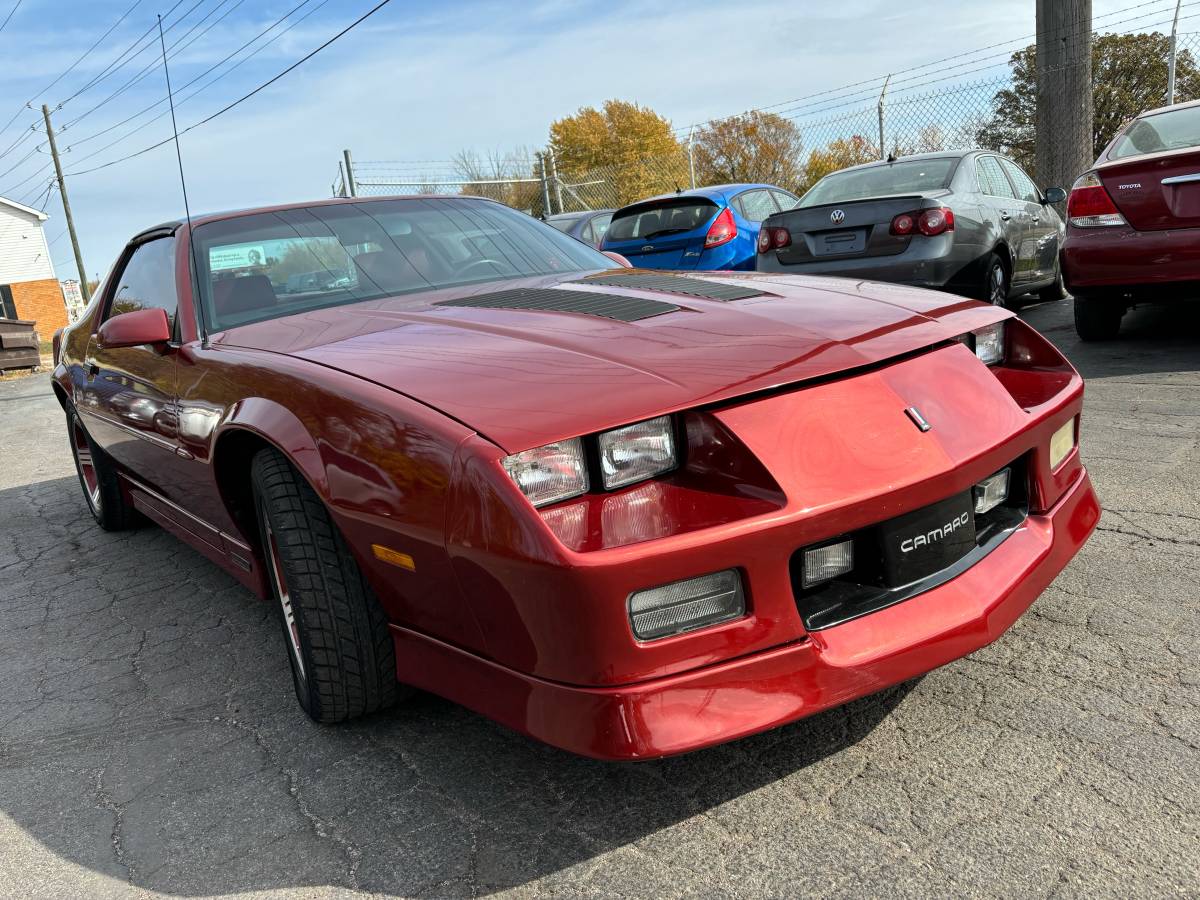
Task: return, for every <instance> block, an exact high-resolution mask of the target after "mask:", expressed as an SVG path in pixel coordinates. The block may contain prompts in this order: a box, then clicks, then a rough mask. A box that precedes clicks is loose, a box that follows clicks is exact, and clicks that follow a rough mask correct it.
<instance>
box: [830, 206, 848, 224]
mask: <svg viewBox="0 0 1200 900" xmlns="http://www.w3.org/2000/svg"><path fill="white" fill-rule="evenodd" d="M829 221H830V222H832V223H833V224H834V225H841V224H842V223H843V222H845V221H846V213H845V211H844V210H840V209H835V210H834V211H833V212H831V213H830V214H829Z"/></svg>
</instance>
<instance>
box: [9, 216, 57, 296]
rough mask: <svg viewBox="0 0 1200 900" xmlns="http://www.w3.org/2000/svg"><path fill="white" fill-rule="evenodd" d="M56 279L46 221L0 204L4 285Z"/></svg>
mask: <svg viewBox="0 0 1200 900" xmlns="http://www.w3.org/2000/svg"><path fill="white" fill-rule="evenodd" d="M53 277H54V264H53V263H52V262H51V261H50V248H49V247H48V246H47V245H46V233H45V231H44V229H43V228H42V220H41V219H40V218H39V217H38V216H37V215H36V214H34V213H27V212H25V211H23V210H20V209H15V208H13V207H11V206H9V205H8V204H6V203H3V202H0V284H16V283H18V282H22V281H41V280H42V279H46V278H53Z"/></svg>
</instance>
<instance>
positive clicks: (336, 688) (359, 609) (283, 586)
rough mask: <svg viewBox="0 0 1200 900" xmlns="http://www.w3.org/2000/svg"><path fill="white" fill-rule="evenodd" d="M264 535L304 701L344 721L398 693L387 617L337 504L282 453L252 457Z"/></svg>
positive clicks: (312, 710)
mask: <svg viewBox="0 0 1200 900" xmlns="http://www.w3.org/2000/svg"><path fill="white" fill-rule="evenodd" d="M250 475H251V483H252V485H253V488H254V500H255V509H256V510H257V512H258V525H259V538H260V540H261V545H262V551H263V557H264V560H265V562H266V567H267V578H268V581H269V583H270V587H271V593H272V595H273V598H274V601H275V607H276V610H277V612H278V613H279V617H280V619H281V622H282V626H283V635H284V641H285V645H286V647H287V651H288V658H289V660H290V661H291V666H292V680H293V682H294V684H295V688H296V698H297V699H298V700H299V702H300V706H301V708H302V709H303V710H304V711H305V712H306V713H308V715H309V716H310V717H311V718H312V719H313V720H314V721H317V722H324V723H328V722H342V721H345V720H347V719H353V718H357V717H358V716H363V715H366V714H368V713H372V712H375V711H376V710H380V709H383V708H384V707H387V706H390V705H391V704H392V703H394V702H395V701H396V700H397V699H398V698H399V696H400V693H401V689H400V685H399V684H398V683H397V681H396V656H395V649H394V646H393V644H392V636H391V632H390V631H389V629H388V623H387V618H386V617H385V616H384V613H383V609H382V608H381V607H380V605H379V601H378V599H376V597H375V594H374V592H373V591H372V590H371V587H370V585H368V584H367V582H366V579H365V578H364V577H363V574H362V571H361V570H360V569H359V567H358V563H357V562H356V561H355V559H354V556H353V554H352V553H351V552H350V548H349V547H348V546H346V542H345V540H344V539H343V538H342V535H341V532H340V531H338V528H337V526H336V525H335V524H334V522H333V519H332V518H331V517H330V515H329V511H328V510H327V509H326V508H325V505H324V504H323V503H322V502H321V499H320V498H319V497H318V496H317V494H316V492H315V491H314V490H313V489H312V488H311V487H310V486H309V485H308V482H306V481H305V480H304V479H303V478H302V477H301V476H300V474H299V473H298V472H297V471H296V470H295V468H293V467H292V465H291V463H289V462H288V460H287V459H286V458H285V457H284V456H283V454H282V453H280V452H279V451H278V450H273V449H267V450H260V451H259V452H258V454H257V455H256V456H255V457H254V461H253V463H252V464H251V472H250Z"/></svg>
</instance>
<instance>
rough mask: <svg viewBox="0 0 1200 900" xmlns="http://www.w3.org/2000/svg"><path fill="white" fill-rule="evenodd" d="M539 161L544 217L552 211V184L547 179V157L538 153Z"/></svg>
mask: <svg viewBox="0 0 1200 900" xmlns="http://www.w3.org/2000/svg"><path fill="white" fill-rule="evenodd" d="M537 161H538V176H539V178H540V179H541V182H542V210H543V212H542V216H543V218H544V217H545V216H548V215H550V214H551V212H552V210H551V209H550V184H549V182H548V181H546V157H545V156H543V155H542V154H541V153H539V154H538V155H537Z"/></svg>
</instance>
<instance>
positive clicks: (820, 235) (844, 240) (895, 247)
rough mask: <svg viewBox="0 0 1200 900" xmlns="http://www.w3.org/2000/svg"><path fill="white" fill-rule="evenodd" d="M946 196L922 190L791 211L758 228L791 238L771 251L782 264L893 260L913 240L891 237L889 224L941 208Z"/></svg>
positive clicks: (776, 216)
mask: <svg viewBox="0 0 1200 900" xmlns="http://www.w3.org/2000/svg"><path fill="white" fill-rule="evenodd" d="M949 194H950V192H949V191H946V190H936V191H923V192H920V193H913V194H898V195H891V196H883V197H868V198H864V199H861V200H851V201H848V202H846V203H826V204H822V205H820V206H809V207H804V208H797V209H792V210H788V211H787V212H781V213H776V214H775V215H773V216H770V217H769V218H768V219H767V220H766V221H765V222H764V223H763V227H767V228H780V227H781V228H786V229H787V230H788V233H789V234H791V237H792V242H791V245H790V246H788V247H784V248H783V249H781V250H778V251H776V252H777V254H778V259H779V261H780V262H781V263H783V264H785V265H804V264H805V263H819V262H827V261H829V260H835V259H855V258H858V257H864V258H869V257H876V256H895V255H897V254H899V253H903V252H904V251H905V249H907V247H908V245H909V243H910V242H911V241H912V240H913V237H912V235H896V234H892V233H891V225H892V220H893V219H895V218H896V216H898V215H900V214H902V213H911V212H915V211H917V210H922V209H928V208H931V207H935V206H941V205H942V198H944V197H947V196H949Z"/></svg>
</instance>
